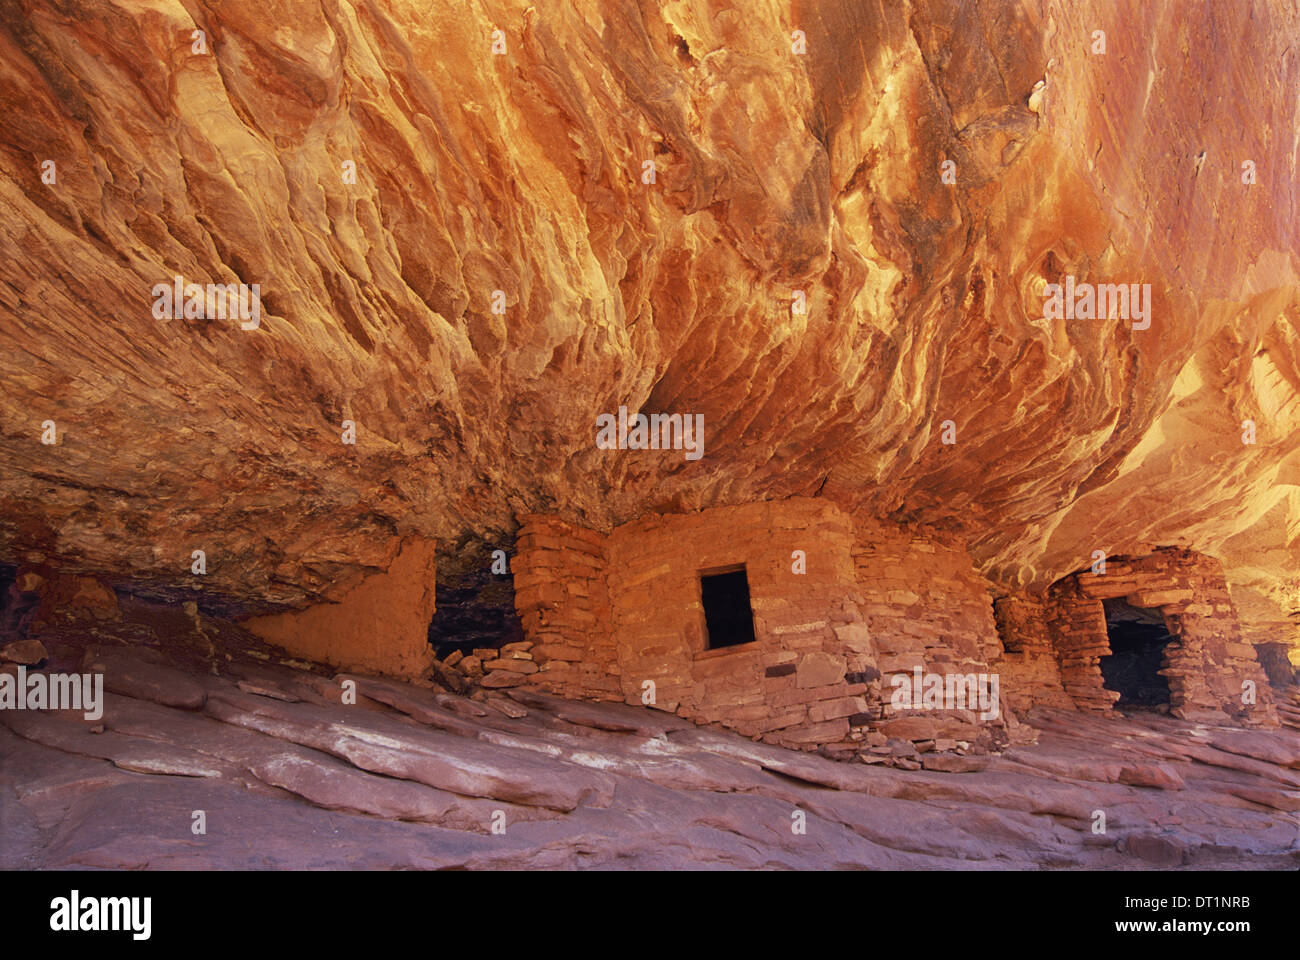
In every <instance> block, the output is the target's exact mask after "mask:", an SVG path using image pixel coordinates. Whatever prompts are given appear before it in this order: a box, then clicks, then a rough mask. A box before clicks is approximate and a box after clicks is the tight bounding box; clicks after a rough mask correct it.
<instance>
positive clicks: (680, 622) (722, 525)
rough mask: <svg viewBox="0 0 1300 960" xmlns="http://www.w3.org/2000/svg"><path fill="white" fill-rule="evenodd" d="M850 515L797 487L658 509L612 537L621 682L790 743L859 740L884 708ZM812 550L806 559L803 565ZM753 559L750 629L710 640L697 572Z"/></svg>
mask: <svg viewBox="0 0 1300 960" xmlns="http://www.w3.org/2000/svg"><path fill="white" fill-rule="evenodd" d="M852 544H853V529H852V525H851V523H850V521H849V518H848V517H847V515H846V514H844V513H843V512H842V511H840V510H839V509H838V508H837V507H835V506H834V505H832V504H829V503H826V502H824V501H818V500H811V499H799V498H796V499H791V500H783V501H776V502H762V503H752V504H745V505H743V506H735V507H719V508H715V509H710V510H705V511H703V512H701V513H694V514H677V515H669V516H655V517H650V518H647V519H645V520H640V521H635V522H633V523H629V524H625V525H624V526H621V527H618V528H617V529H615V530H614V531H613V533H612V534H611V535H610V540H609V561H610V565H609V589H610V596H611V600H612V606H613V610H614V630H615V636H616V638H617V646H618V655H619V665H620V667H621V670H622V674H621V675H622V681H623V691H624V694H625V696H626V698H627V701H628V702H629V703H639V702H642V693H643V689H644V687H643V684H644V682H645V681H646V680H652V681H654V684H655V701H656V702H655V704H654V705H655V706H657V707H659V708H660V709H665V710H675V711H676V712H677V713H678V714H679V715H680V716H683V717H687V718H689V719H692V720H695V721H696V722H699V723H720V724H723V725H725V726H727V727H730V728H732V729H734V730H736V731H738V732H740V733H742V734H744V735H747V736H757V737H761V738H762V739H763V740H766V741H769V742H773V743H779V744H783V745H786V746H791V747H800V748H805V749H811V748H813V747H815V746H821V747H823V748H824V749H826V751H827V752H830V753H836V752H845V753H852V752H854V751H856V750H857V749H858V748H859V747H860V746H861V741H862V739H863V736H864V735H863V732H862V728H863V727H865V725H866V724H868V723H869V722H870V721H871V720H872V719H875V718H877V717H879V715H880V699H879V698H880V684H879V673H878V672H877V670H876V656H875V650H874V648H873V645H872V643H871V640H870V638H869V636H868V633H867V630H866V627H865V625H864V624H863V621H862V615H861V612H860V610H859V606H858V604H859V601H860V600H861V596H860V593H859V589H858V585H857V582H856V580H855V577H854V570H853V562H852V556H851V550H852ZM795 551H803V554H804V556H805V558H806V559H805V561H804V562H805V563H806V568H805V569H806V572H803V573H799V572H796V569H797V564H798V559H797V556H796V555H795ZM735 564H744V565H745V568H746V573H747V577H748V580H749V590H750V602H751V606H752V608H753V612H754V634H755V642H754V643H750V644H745V645H742V646H736V647H728V648H722V649H716V650H709V649H707V640H706V629H705V622H704V609H703V604H702V602H701V598H700V573H701V571H708V570H711V569H715V568H720V567H727V566H731V565H735Z"/></svg>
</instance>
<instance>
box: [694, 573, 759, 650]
mask: <svg viewBox="0 0 1300 960" xmlns="http://www.w3.org/2000/svg"><path fill="white" fill-rule="evenodd" d="M700 600H701V602H702V603H703V604H704V633H705V638H704V639H705V648H706V649H708V650H720V649H722V648H723V647H736V646H740V645H741V644H742V643H753V642H754V610H753V608H752V607H750V605H749V577H748V575H747V574H746V573H745V566H744V564H740V565H738V566H734V567H723V568H719V569H715V570H701V571H700Z"/></svg>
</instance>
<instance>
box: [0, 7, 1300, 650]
mask: <svg viewBox="0 0 1300 960" xmlns="http://www.w3.org/2000/svg"><path fill="white" fill-rule="evenodd" d="M1297 29H1300V16H1298V15H1297V12H1296V10H1295V9H1294V7H1293V6H1292V5H1289V4H1285V3H1280V2H1268V0H1249V2H1248V0H1241V2H1220V3H1205V4H1199V3H1198V4H1192V3H1190V2H1188V3H1183V2H1175V3H1171V4H1163V5H1162V4H1136V3H1135V4H1121V5H1116V4H1112V3H1104V2H1094V0H1078V2H1060V0H1035V2H1014V0H1012V2H958V0H912V2H907V3H884V2H869V3H863V2H860V0H816V2H813V0H795V2H785V3H778V2H755V3H747V4H744V5H740V6H737V7H732V5H730V4H723V3H717V2H712V0H672V2H662V3H661V2H650V0H639V2H638V0H602V2H601V3H598V4H587V3H582V4H572V3H567V2H560V0H491V2H483V3H475V4H472V5H469V6H466V5H461V4H452V3H437V2H435V3H432V4H431V3H428V2H415V0H356V2H344V0H324V2H322V3H320V4H302V3H296V2H277V0H263V2H258V3H251V2H246V0H209V2H205V3H203V4H192V3H191V4H183V3H181V2H178V0H151V2H149V3H137V2H126V0H120V2H113V0H76V2H72V0H40V2H36V0H16V2H15V3H13V4H7V5H5V6H4V7H3V8H2V9H0V104H3V110H4V117H5V120H4V123H3V124H0V336H3V339H4V342H5V349H4V350H3V351H0V376H2V377H3V382H4V391H3V399H0V419H2V424H0V430H2V435H0V446H2V449H3V462H4V474H3V479H2V483H0V497H2V498H3V510H0V559H3V560H7V561H10V562H13V563H27V564H39V563H45V564H49V565H54V566H58V567H62V568H65V569H67V570H69V571H71V572H74V573H82V574H88V573H89V574H95V575H99V576H103V577H106V578H107V579H108V580H109V581H110V582H113V583H116V584H118V585H121V584H124V583H130V584H131V585H133V588H134V589H136V590H138V591H140V592H142V593H144V594H146V595H150V594H151V595H154V596H159V597H163V598H191V597H196V598H197V599H199V600H200V601H201V602H202V603H205V604H207V605H208V606H210V607H215V608H220V609H223V610H225V611H227V612H239V613H258V612H267V611H270V610H272V609H273V608H274V607H275V605H276V604H283V603H291V604H294V605H299V606H301V605H303V604H305V603H308V602H310V601H313V600H318V599H320V598H322V597H332V598H337V597H339V596H342V595H344V594H345V593H346V592H347V591H349V590H352V589H354V588H356V587H357V586H358V585H359V584H360V583H361V582H362V581H363V580H364V579H365V577H366V576H367V575H368V574H372V573H373V572H374V571H375V570H376V569H385V568H387V567H388V566H389V565H390V564H391V563H392V562H393V560H394V558H395V557H396V556H397V554H398V552H399V549H400V545H401V543H402V542H403V540H404V538H406V537H408V536H412V535H415V536H422V537H426V538H435V539H441V538H447V539H452V540H455V539H458V538H463V537H464V536H466V535H467V534H473V535H475V536H481V537H484V538H487V539H488V540H491V539H492V538H493V537H494V536H508V535H509V533H510V532H511V531H512V530H513V529H514V524H515V519H514V518H515V517H516V516H517V515H520V514H522V513H526V512H529V511H546V512H552V513H558V514H560V515H563V516H566V517H568V518H570V519H572V520H573V521H575V522H579V523H582V524H584V525H587V526H589V527H593V528H600V529H608V527H609V526H610V525H612V524H615V523H621V522H625V521H627V520H629V519H632V518H633V517H635V516H637V515H639V514H642V513H645V512H650V511H679V510H690V509H694V508H698V507H703V506H714V505H721V504H731V503H743V502H749V501H753V500H760V499H772V498H783V497H788V496H792V495H801V496H822V497H827V498H830V499H832V500H834V501H835V502H837V503H839V504H840V505H841V506H843V507H845V508H848V509H850V510H860V511H863V512H865V513H867V514H874V515H878V516H882V517H888V518H890V519H894V520H901V521H904V522H916V523H926V524H930V525H933V526H936V527H940V528H944V529H947V530H950V531H952V532H955V533H958V534H960V535H962V536H963V537H964V538H965V539H966V540H967V542H968V543H969V545H970V549H971V552H972V554H973V555H974V556H975V557H976V559H977V561H978V562H979V563H980V565H981V567H982V569H983V570H984V572H985V573H986V574H987V575H988V576H989V577H990V578H992V579H993V580H994V581H995V582H996V583H998V584H1000V585H1002V586H1003V587H1004V588H1006V589H1008V590H1010V589H1017V588H1034V589H1037V588H1041V587H1043V586H1045V585H1046V584H1048V583H1050V582H1051V581H1053V580H1055V579H1056V578H1058V577H1060V576H1062V575H1064V574H1066V573H1068V572H1070V571H1073V570H1077V569H1080V568H1082V567H1085V566H1087V565H1088V563H1089V562H1090V558H1091V555H1092V553H1093V551H1095V550H1103V551H1106V552H1108V553H1121V552H1122V553H1129V554H1136V553H1140V552H1141V551H1143V550H1146V549H1150V548H1152V547H1155V546H1160V545H1183V546H1188V547H1192V548H1195V549H1197V550H1201V551H1204V552H1209V553H1214V554H1216V555H1218V556H1220V557H1221V558H1222V559H1223V560H1224V562H1225V565H1226V569H1227V572H1228V576H1229V579H1230V581H1231V582H1232V584H1233V587H1234V591H1235V593H1236V596H1237V599H1238V605H1239V607H1240V609H1241V612H1242V614H1243V616H1244V617H1245V619H1246V621H1247V627H1248V629H1249V630H1253V631H1254V632H1255V634H1254V635H1255V636H1256V637H1257V638H1262V637H1263V636H1264V635H1267V636H1269V637H1271V638H1273V639H1288V640H1290V639H1293V637H1294V633H1295V627H1294V623H1295V620H1294V619H1289V615H1290V614H1291V613H1292V612H1293V611H1295V610H1297V609H1298V608H1300V579H1298V576H1297V572H1296V571H1297V563H1296V559H1297V553H1298V544H1297V541H1298V540H1300V429H1298V428H1300V361H1298V359H1297V357H1298V356H1300V349H1298V346H1300V334H1298V333H1297V323H1298V321H1297V296H1296V294H1297V276H1296V274H1297V265H1296V256H1295V254H1296V251H1297V249H1300V243H1298V242H1297V239H1298V238H1297V230H1298V229H1300V226H1298V225H1300V217H1297V212H1298V211H1297V193H1296V191H1295V188H1294V184H1295V182H1296V180H1297V176H1298V175H1300V170H1298V169H1297V164H1298V163H1300V160H1298V159H1297V158H1298V157H1300V153H1297V149H1296V140H1295V129H1296V118H1297V115H1298V114H1300V49H1297V48H1295V47H1294V46H1293V40H1294V37H1295V36H1296V32H1297ZM196 30H197V31H202V33H201V34H198V35H196V34H195V33H194V31H196ZM494 31H499V33H497V34H495V35H494ZM796 31H798V32H797V33H796ZM1096 31H1102V33H1103V37H1102V42H1103V43H1104V52H1101V51H1100V50H1099V49H1098V39H1097V36H1098V35H1097V33H1096ZM494 43H495V45H496V48H497V50H498V51H500V52H494V50H493V47H494ZM47 161H53V167H50V166H49V165H48V164H47ZM944 161H952V163H953V166H952V167H951V168H948V169H950V170H951V171H952V172H953V173H954V177H953V178H952V179H955V183H951V184H949V183H945V182H944V179H945V178H944V176H943V172H942V171H943V170H944V169H945V168H944V167H943V164H944ZM650 162H653V165H652V166H648V164H649V163H650ZM352 169H354V170H355V176H354V177H352V176H350V175H349V171H350V170H352ZM649 171H653V174H654V176H653V178H651V177H649ZM51 172H52V173H53V176H52V177H51V176H50V175H49V174H50V173H51ZM647 179H653V182H646V180H647ZM51 180H52V182H49V181H51ZM352 180H355V182H351V181H352ZM1252 180H1253V182H1248V181H1252ZM176 275H181V276H183V277H184V278H186V280H187V281H193V282H196V283H209V282H211V283H226V282H234V283H238V282H243V283H247V284H254V283H256V284H259V286H260V290H261V297H262V301H261V303H262V311H263V316H262V318H261V322H260V325H259V326H258V327H257V328H256V329H252V330H245V329H241V326H240V324H239V323H236V322H232V321H221V320H202V319H195V318H191V319H183V318H181V319H171V320H167V319H158V318H156V317H155V315H154V312H153V310H152V307H153V295H152V293H151V291H152V288H153V286H154V284H157V283H160V282H169V281H170V280H171V278H172V277H174V276H176ZM1067 275H1069V276H1074V277H1076V278H1078V280H1079V281H1081V282H1092V283H1110V282H1115V283H1119V282H1123V283H1149V284H1151V289H1152V298H1151V300H1152V311H1151V313H1152V316H1151V320H1150V326H1149V327H1148V328H1147V329H1140V330H1139V329H1133V324H1131V323H1129V322H1127V321H1125V320H1123V319H1116V320H1111V319H1106V320H1065V319H1061V320H1048V319H1044V309H1043V293H1044V288H1045V284H1049V283H1057V282H1061V278H1062V277H1065V276H1067ZM495 291H501V294H503V295H504V296H503V299H504V304H505V310H504V313H503V314H502V313H497V312H494V310H493V306H494V292H495ZM496 296H497V297H498V300H497V303H498V305H499V303H500V297H501V295H496ZM796 301H799V302H800V304H801V305H804V304H806V309H805V310H803V311H800V310H799V309H797V308H795V307H794V306H793V304H795V302H796ZM620 405H625V406H627V407H628V408H629V410H631V411H633V412H635V411H636V410H642V411H645V412H647V413H650V412H665V413H699V414H703V415H704V418H705V424H706V432H705V438H704V440H705V455H704V456H703V457H702V458H701V459H699V460H696V461H691V460H688V459H686V458H685V457H683V455H682V453H681V451H676V450H671V451H645V452H632V451H604V450H599V449H597V448H596V445H595V442H594V440H595V420H596V417H597V416H598V415H599V414H600V413H604V412H613V411H616V410H617V409H618V407H619V406H620ZM47 420H52V421H54V422H55V430H56V436H57V443H55V444H53V445H48V444H43V443H42V442H41V435H42V430H43V424H44V422H45V421H47ZM344 420H352V421H354V423H355V425H356V436H357V439H356V443H355V445H349V444H344V443H343V442H342V441H341V439H340V437H341V431H342V429H343V427H342V423H343V421H344ZM1247 420H1250V421H1252V423H1253V425H1254V429H1255V432H1256V433H1255V438H1254V439H1255V442H1254V443H1245V442H1243V432H1244V430H1245V427H1244V426H1243V422H1244V421H1247ZM944 421H952V425H951V429H952V430H953V431H955V440H956V442H955V443H943V442H942V440H941V429H942V425H943V424H944ZM195 549H202V550H204V551H205V553H206V556H207V558H208V574H207V576H206V577H203V578H198V577H194V576H192V575H191V572H190V569H191V555H192V551H193V550H195ZM196 585H201V587H202V589H201V590H199V591H196V589H195V588H196ZM196 594H197V596H196Z"/></svg>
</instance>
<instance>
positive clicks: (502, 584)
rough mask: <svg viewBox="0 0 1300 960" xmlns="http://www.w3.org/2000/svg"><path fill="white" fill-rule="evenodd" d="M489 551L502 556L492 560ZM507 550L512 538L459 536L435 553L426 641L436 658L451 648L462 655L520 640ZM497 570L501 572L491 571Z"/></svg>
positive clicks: (511, 548)
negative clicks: (486, 540) (435, 571)
mask: <svg viewBox="0 0 1300 960" xmlns="http://www.w3.org/2000/svg"><path fill="white" fill-rule="evenodd" d="M494 550H501V551H503V552H504V554H505V555H506V558H505V559H501V560H499V561H498V557H499V556H500V555H494V554H493V551H494ZM513 553H514V542H513V541H512V540H506V539H505V538H502V540H501V541H500V542H498V543H484V542H482V541H476V540H465V541H462V542H460V543H457V544H455V545H453V546H451V547H450V548H449V549H447V551H446V552H445V553H443V554H440V555H439V557H438V576H437V580H436V582H435V584H434V597H435V603H436V605H437V606H436V608H435V610H434V613H433V621H432V622H431V623H430V624H429V643H430V644H432V646H433V652H434V656H436V657H438V659H440V660H441V659H443V658H444V657H446V656H448V655H449V654H450V653H452V652H453V651H455V650H459V651H460V652H461V653H464V654H468V653H470V652H471V651H473V650H474V649H476V648H479V647H492V648H499V647H501V646H503V645H505V644H507V643H515V642H516V641H519V640H523V639H524V631H523V626H522V625H521V624H520V622H519V615H518V614H517V613H516V612H515V578H514V576H513V575H512V574H511V573H510V572H509V565H508V557H509V556H510V555H512V554H513ZM500 569H504V571H505V572H494V570H500Z"/></svg>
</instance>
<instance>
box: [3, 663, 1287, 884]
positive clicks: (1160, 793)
mask: <svg viewBox="0 0 1300 960" xmlns="http://www.w3.org/2000/svg"><path fill="white" fill-rule="evenodd" d="M84 654H85V655H84V658H83V659H82V661H81V663H82V664H83V669H92V668H93V669H102V670H103V671H104V674H105V678H106V679H105V684H106V689H107V690H108V691H111V692H106V693H105V706H104V712H103V716H102V718H100V719H99V720H98V721H87V720H85V719H84V718H83V717H82V715H81V714H80V713H72V712H63V713H59V712H39V711H14V710H4V711H0V867H5V868H91V869H95V868H105V869H121V868H151V869H178V868H179V869H188V868H206V869H228V868H236V869H238V868H254V869H259V868H306V869H325V868H362V869H369V868H385V869H447V868H470V869H483V868H573V867H592V868H615V869H617V868H640V869H645V868H674V867H694V868H745V869H754V868H757V869H807V868H872V869H898V868H906V869H927V870H933V869H939V870H954V869H955V870H960V869H1003V868H1011V869H1015V868H1104V869H1118V870H1132V869H1152V868H1178V867H1190V868H1200V869H1206V868H1210V869H1296V868H1298V867H1300V817H1298V815H1297V811H1300V733H1297V732H1296V731H1295V730H1290V729H1285V728H1284V729H1282V730H1280V731H1271V732H1259V731H1244V730H1238V729H1234V728H1228V727H1215V726H1208V725H1203V724H1192V723H1186V722H1182V721H1178V720H1173V719H1169V718H1167V717H1161V716H1157V715H1136V714H1135V715H1132V716H1129V717H1122V718H1115V719H1107V718H1100V717H1095V716H1089V715H1086V714H1080V713H1072V712H1071V713H1066V712H1041V713H1036V714H1034V715H1032V717H1031V721H1032V722H1033V723H1034V725H1035V726H1036V727H1038V728H1039V729H1040V731H1041V734H1040V737H1039V742H1038V743H1037V744H1036V745H1033V746H1025V747H1018V748H1015V749H1011V750H1008V751H1007V752H1006V753H1004V754H1002V755H1001V756H997V757H994V758H993V759H992V762H991V763H990V764H989V765H988V767H987V768H986V769H984V770H981V771H977V772H968V773H936V772H908V771H902V770H895V769H888V768H882V767H867V766H864V765H855V764H851V763H845V762H837V761H833V760H828V759H825V758H823V757H820V756H817V755H814V754H808V753H798V752H792V751H788V750H784V749H780V748H775V747H769V746H766V745H762V744H757V743H754V742H751V741H749V740H746V739H743V738H741V737H739V736H736V735H734V734H731V733H728V732H725V731H719V730H713V729H706V728H700V727H696V726H694V725H693V724H690V723H688V722H685V721H682V720H680V719H678V718H676V717H674V716H671V715H668V714H664V713H662V712H658V711H654V710H649V709H642V708H636V707H628V706H622V705H610V704H588V703H575V702H569V701H564V700H559V699H555V698H552V697H549V696H543V695H539V694H536V693H531V692H526V691H520V690H511V691H508V695H507V694H489V695H488V696H487V698H486V699H483V700H474V699H469V698H465V697H460V696H456V695H452V694H448V693H443V692H439V691H436V690H433V689H428V688H424V687H421V686H416V685H409V684H404V683H399V682H395V681H391V680H383V679H376V678H368V677H359V676H348V675H345V674H341V675H339V676H337V677H334V676H330V675H328V674H327V673H325V672H322V671H320V670H303V669H294V668H291V667H290V666H286V665H284V664H283V663H276V662H273V660H270V659H266V657H265V654H262V655H261V657H260V658H259V657H258V656H256V655H254V656H244V657H242V658H240V659H237V660H228V661H227V662H226V663H224V664H222V665H221V666H220V668H219V669H218V667H217V666H216V665H215V664H209V665H208V666H207V668H206V669H205V668H203V667H201V666H196V663H197V661H194V660H185V659H184V658H181V659H169V658H168V657H167V656H166V655H164V654H162V653H160V652H159V651H157V650H154V649H150V648H147V647H143V646H134V647H132V646H127V645H101V646H93V647H90V648H87V649H85V650H84ZM344 680H352V681H353V682H354V683H355V684H356V691H357V693H358V696H357V698H356V701H357V702H356V703H355V704H344V703H342V702H340V691H341V690H342V689H343V687H344V683H343V681H344ZM196 811H203V814H202V818H201V819H202V820H203V823H204V825H205V828H206V832H205V833H202V834H196V833H195V832H194V828H193V825H194V824H195V822H196V817H195V812H196ZM1097 811H1101V812H1103V813H1104V814H1105V826H1106V830H1105V833H1104V834H1103V833H1096V832H1094V824H1095V823H1097V822H1098V818H1097V813H1096V812H1097ZM801 824H802V826H803V830H802V832H800V831H799V827H800V825H801ZM494 826H495V828H496V832H494ZM502 828H503V829H502Z"/></svg>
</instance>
